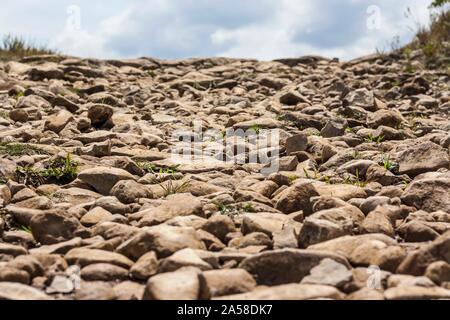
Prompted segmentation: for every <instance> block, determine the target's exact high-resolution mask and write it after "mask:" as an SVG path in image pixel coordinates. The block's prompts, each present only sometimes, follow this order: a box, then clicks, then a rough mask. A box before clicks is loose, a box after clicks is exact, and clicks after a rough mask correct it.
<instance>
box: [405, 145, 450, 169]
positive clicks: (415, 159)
mask: <svg viewBox="0 0 450 320" xmlns="http://www.w3.org/2000/svg"><path fill="white" fill-rule="evenodd" d="M397 162H398V165H399V168H398V172H399V173H400V174H407V175H409V176H417V175H418V174H421V173H424V172H428V171H436V170H438V169H440V168H447V169H448V168H449V166H450V157H449V155H448V152H447V151H446V150H445V149H444V148H442V147H441V146H439V145H437V144H435V143H433V142H430V141H429V142H423V143H421V144H416V145H410V146H408V148H405V150H404V151H402V152H400V153H399V155H398V156H397Z"/></svg>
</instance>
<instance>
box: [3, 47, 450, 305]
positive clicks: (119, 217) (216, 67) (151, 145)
mask: <svg viewBox="0 0 450 320" xmlns="http://www.w3.org/2000/svg"><path fill="white" fill-rule="evenodd" d="M418 54H420V53H417V52H412V53H411V54H409V55H408V57H402V56H395V55H374V56H369V57H364V58H360V59H357V60H353V61H350V62H346V63H341V62H339V61H337V60H328V59H324V58H320V57H314V56H308V57H302V58H298V59H285V60H278V61H271V62H259V61H256V60H236V59H222V58H213V59H191V60H182V61H160V60H155V59H148V58H142V59H134V60H108V61H103V60H94V59H78V58H73V57H65V56H57V55H49V56H36V57H29V58H25V59H23V60H22V61H21V62H15V61H5V62H0V181H1V182H0V239H1V240H0V299H110V300H113V299H388V300H391V299H408V298H412V299H416V298H423V299H436V298H438V299H439V298H447V299H448V298H450V231H449V229H450V171H449V168H450V158H449V146H450V133H449V131H450V116H449V114H450V89H449V85H450V76H449V72H448V70H445V69H438V70H428V69H425V68H424V67H423V66H422V65H421V63H420V62H419V60H414V57H415V56H416V55H418ZM195 121H197V122H200V123H201V124H202V129H201V130H203V131H204V132H206V130H208V129H215V130H216V132H218V133H219V135H218V136H217V135H216V136H211V137H205V135H203V139H202V140H200V141H199V140H198V139H197V138H198V136H201V132H196V131H193V129H192V127H193V124H194V122H195ZM230 129H243V130H247V133H248V132H250V134H249V136H247V137H242V136H239V137H236V136H232V135H230V134H229V133H230V132H231V130H230ZM275 129H278V132H279V138H280V139H279V144H275V145H272V144H270V145H264V144H261V145H260V144H258V143H254V141H252V139H251V138H252V135H255V136H256V135H259V136H264V135H265V134H266V133H268V132H272V131H273V130H275ZM179 131H181V132H182V134H181V136H182V138H183V139H177V138H176V137H174V133H175V132H179ZM206 138H207V139H206ZM179 140H182V141H179ZM191 141H193V142H192V143H191ZM180 147H182V148H184V149H186V148H188V149H189V150H190V151H192V154H201V153H202V152H204V151H206V150H215V151H218V153H219V154H220V155H225V157H224V158H223V159H222V158H221V157H217V154H216V156H215V157H210V158H208V159H206V160H205V159H203V160H204V161H192V162H191V161H182V159H180V161H177V158H176V157H174V156H173V155H172V152H173V151H174V150H177V148H180ZM252 154H253V155H254V154H265V155H269V156H271V155H272V156H273V157H272V158H271V160H272V161H273V162H272V163H276V164H277V165H278V170H277V171H276V172H273V173H270V174H268V175H267V174H262V173H261V172H262V171H261V169H263V168H264V167H267V164H264V163H250V161H248V159H249V158H250V157H251V155H252ZM277 154H278V155H279V159H278V157H277V156H275V155H277ZM184 160H186V159H184ZM222 160H225V161H222Z"/></svg>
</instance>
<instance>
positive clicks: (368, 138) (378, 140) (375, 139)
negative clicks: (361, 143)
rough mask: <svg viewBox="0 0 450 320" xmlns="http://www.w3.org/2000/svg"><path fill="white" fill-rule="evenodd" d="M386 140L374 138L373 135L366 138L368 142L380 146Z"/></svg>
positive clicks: (381, 137)
mask: <svg viewBox="0 0 450 320" xmlns="http://www.w3.org/2000/svg"><path fill="white" fill-rule="evenodd" d="M383 140H384V137H383V136H378V137H374V136H373V135H372V134H371V133H369V135H368V136H367V138H366V142H370V143H373V142H375V143H376V144H380V143H381V142H382V141H383Z"/></svg>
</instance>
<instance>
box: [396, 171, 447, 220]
mask: <svg viewBox="0 0 450 320" xmlns="http://www.w3.org/2000/svg"><path fill="white" fill-rule="evenodd" d="M449 190H450V176H449V177H445V176H437V177H430V178H423V179H420V180H416V181H413V182H412V183H411V184H410V185H408V187H407V188H406V189H405V191H404V192H403V195H402V197H401V199H402V201H403V202H404V203H405V204H407V205H409V206H414V207H416V208H417V209H421V210H425V211H428V212H433V211H437V210H442V211H444V212H450V196H449Z"/></svg>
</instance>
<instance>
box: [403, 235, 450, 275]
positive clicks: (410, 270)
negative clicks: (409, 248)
mask: <svg viewBox="0 0 450 320" xmlns="http://www.w3.org/2000/svg"><path fill="white" fill-rule="evenodd" d="M435 261H445V262H447V263H450V231H447V232H446V233H445V234H443V235H441V236H440V237H439V238H437V239H436V240H434V241H433V242H432V243H430V244H429V245H426V246H425V247H423V248H421V249H419V250H416V251H413V252H410V253H409V254H408V256H407V257H406V259H405V260H404V261H403V262H402V263H401V265H400V266H399V267H398V270H397V272H398V273H404V274H410V275H415V276H421V275H423V274H424V273H425V271H426V268H427V267H428V265H430V264H431V263H433V262H435Z"/></svg>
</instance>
